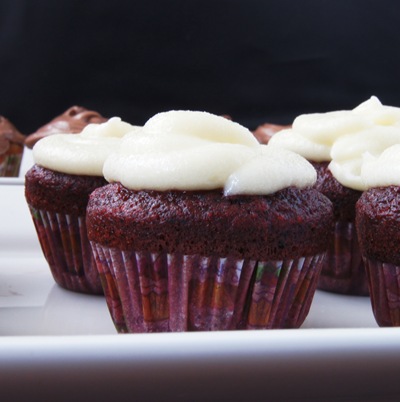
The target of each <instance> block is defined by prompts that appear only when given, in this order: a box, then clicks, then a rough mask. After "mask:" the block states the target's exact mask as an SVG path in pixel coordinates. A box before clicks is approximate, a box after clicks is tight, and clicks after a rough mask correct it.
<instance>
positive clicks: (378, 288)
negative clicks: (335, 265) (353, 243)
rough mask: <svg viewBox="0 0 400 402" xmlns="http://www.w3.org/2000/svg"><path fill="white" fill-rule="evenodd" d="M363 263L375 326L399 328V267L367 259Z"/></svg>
mask: <svg viewBox="0 0 400 402" xmlns="http://www.w3.org/2000/svg"><path fill="white" fill-rule="evenodd" d="M364 262H365V269H366V272H367V278H368V283H369V288H370V295H371V306H372V311H373V313H374V316H375V320H376V322H377V324H378V325H379V326H380V327H398V326H400V266H398V265H394V264H389V263H385V262H380V261H375V260H372V259H368V258H364Z"/></svg>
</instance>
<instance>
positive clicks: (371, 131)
mask: <svg viewBox="0 0 400 402" xmlns="http://www.w3.org/2000/svg"><path fill="white" fill-rule="evenodd" d="M399 110H400V109H397V108H393V107H389V106H384V105H382V104H381V103H380V102H379V100H378V99H377V98H375V97H372V98H371V99H369V100H368V101H366V102H364V103H362V104H361V105H359V106H358V107H356V108H355V109H353V110H342V111H334V112H327V113H313V114H305V115H301V116H299V117H297V118H296V119H295V120H294V122H293V126H292V129H289V130H282V131H280V132H278V133H277V134H275V135H273V136H272V138H271V139H270V143H271V144H273V145H275V146H282V147H284V148H286V149H290V150H292V151H295V152H298V153H299V154H300V155H302V156H304V157H305V158H306V159H307V160H309V161H310V162H311V163H312V164H313V166H314V167H315V169H316V170H317V173H318V179H317V182H316V185H315V188H316V189H317V190H318V191H320V192H321V193H322V194H324V195H326V196H327V197H328V198H329V199H330V200H331V201H332V203H333V206H334V213H335V231H334V235H333V236H332V238H331V243H330V247H329V250H328V253H327V257H326V259H325V262H324V266H323V268H322V272H321V276H320V281H319V284H318V288H319V289H322V290H326V291H331V292H336V293H343V294H351V295H362V296H366V295H368V294H369V289H368V281H367V276H366V272H365V267H364V263H363V260H362V258H361V253H360V248H359V244H358V238H357V233H356V230H355V205H356V202H357V200H358V199H359V197H360V196H361V194H362V191H363V189H364V185H363V183H362V182H361V179H360V171H359V170H360V166H361V159H362V155H363V153H366V152H368V151H371V152H376V150H377V149H383V148H384V147H386V146H388V145H390V144H392V143H395V142H398V141H400V137H399V135H397V134H396V133H394V132H393V131H396V128H395V125H396V124H398V122H399V121H400V113H399ZM396 122H397V123H396Z"/></svg>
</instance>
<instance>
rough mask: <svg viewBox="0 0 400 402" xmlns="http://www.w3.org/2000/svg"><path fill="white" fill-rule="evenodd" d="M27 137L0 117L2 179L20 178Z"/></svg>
mask: <svg viewBox="0 0 400 402" xmlns="http://www.w3.org/2000/svg"><path fill="white" fill-rule="evenodd" d="M24 141H25V136H24V135H23V134H21V133H20V132H19V131H18V130H17V128H16V127H15V126H14V125H13V124H12V123H11V122H10V121H9V120H8V119H6V118H5V117H3V116H0V177H18V175H19V169H20V166H21V160H22V155H23V152H24Z"/></svg>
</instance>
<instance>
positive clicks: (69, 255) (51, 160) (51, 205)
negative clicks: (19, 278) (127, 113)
mask: <svg viewBox="0 0 400 402" xmlns="http://www.w3.org/2000/svg"><path fill="white" fill-rule="evenodd" d="M132 129H133V126H131V125H130V124H128V123H125V122H122V121H121V119H119V118H118V117H114V118H112V119H110V120H108V121H107V122H105V123H101V124H89V125H87V126H86V127H85V128H84V129H83V131H82V133H80V134H74V135H70V134H54V135H49V136H46V137H45V138H43V139H41V140H40V141H38V142H37V143H36V145H35V146H34V147H33V158H34V161H35V165H34V166H33V167H32V168H31V169H30V170H29V171H28V172H27V173H26V177H25V196H26V200H27V203H28V205H29V208H30V211H31V215H32V218H33V222H34V224H35V228H36V230H37V234H38V238H39V241H40V244H41V247H42V250H43V253H44V256H45V258H46V260H47V262H48V264H49V267H50V269H51V272H52V274H53V277H54V280H55V281H56V283H58V284H59V285H60V286H62V287H63V288H65V289H69V290H72V291H76V292H84V293H92V294H101V293H102V292H103V289H102V286H101V283H100V279H99V275H98V273H97V270H96V266H95V264H94V259H93V254H92V251H91V247H90V244H89V242H88V240H87V234H86V222H85V216H86V205H87V201H88V197H89V194H90V193H91V192H92V191H93V190H94V189H95V188H97V187H101V186H103V185H105V184H106V181H105V179H104V178H103V175H102V168H103V162H104V160H105V158H106V157H107V155H108V154H109V153H110V152H111V151H112V149H113V148H114V147H116V146H117V144H118V142H119V141H120V138H121V137H122V136H123V135H124V134H125V133H126V132H129V131H131V130H132Z"/></svg>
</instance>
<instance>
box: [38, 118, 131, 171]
mask: <svg viewBox="0 0 400 402" xmlns="http://www.w3.org/2000/svg"><path fill="white" fill-rule="evenodd" d="M136 129H137V127H136V126H132V125H131V124H129V123H126V122H123V121H121V119H120V118H119V117H112V118H111V119H109V120H108V121H106V122H105V123H99V124H95V123H91V124H88V125H87V126H86V127H85V128H84V129H83V130H82V132H81V133H79V134H75V135H70V134H54V135H50V136H47V137H44V138H42V139H41V140H40V141H38V142H37V143H36V144H35V146H34V147H33V159H34V161H35V163H37V164H38V165H41V166H43V167H45V168H48V169H51V170H55V171H58V172H63V173H69V174H77V175H91V176H101V175H102V170H103V163H104V161H105V159H106V158H107V156H108V155H109V154H110V153H111V152H112V151H113V150H114V149H115V148H116V147H117V146H118V145H119V142H120V140H121V138H122V137H123V136H124V135H125V134H126V133H128V132H130V131H135V130H136Z"/></svg>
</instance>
